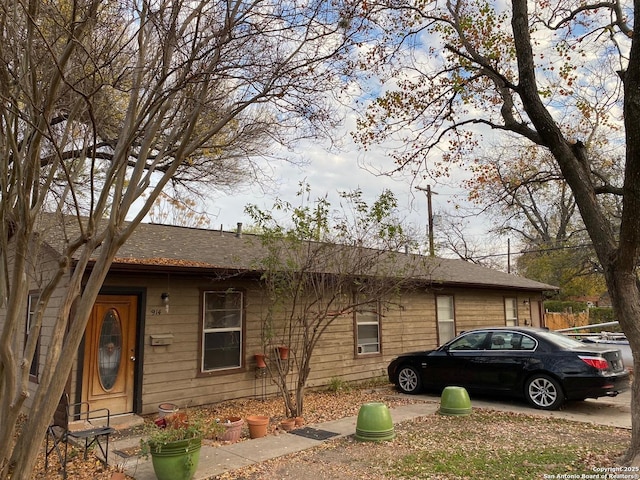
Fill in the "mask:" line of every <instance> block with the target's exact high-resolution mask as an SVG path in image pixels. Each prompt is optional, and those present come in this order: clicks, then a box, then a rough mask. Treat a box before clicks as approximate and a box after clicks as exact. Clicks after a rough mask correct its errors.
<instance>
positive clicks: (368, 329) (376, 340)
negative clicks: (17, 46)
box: [356, 302, 380, 355]
mask: <svg viewBox="0 0 640 480" xmlns="http://www.w3.org/2000/svg"><path fill="white" fill-rule="evenodd" d="M356 344H357V349H358V355H364V354H367V353H380V313H379V304H378V302H372V303H368V304H366V305H362V306H361V307H358V308H357V309H356Z"/></svg>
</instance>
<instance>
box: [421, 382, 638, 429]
mask: <svg viewBox="0 0 640 480" xmlns="http://www.w3.org/2000/svg"><path fill="white" fill-rule="evenodd" d="M420 396H421V397H424V399H425V400H426V401H435V402H439V401H440V396H439V395H434V394H424V395H420ZM470 397H471V406H472V407H474V408H475V407H478V408H491V409H493V410H503V411H509V412H520V413H525V414H527V415H540V416H546V417H555V418H564V419H567V420H574V421H577V422H588V423H593V424H596V425H608V426H612V427H619V428H631V391H630V390H627V391H626V392H624V393H621V394H620V395H618V396H617V397H601V398H598V399H596V400H594V399H587V400H585V401H583V402H567V403H565V405H564V406H563V407H562V409H561V410H555V411H546V410H538V409H535V408H532V407H530V406H529V404H527V403H526V401H525V400H518V399H503V398H495V397H487V396H474V395H470Z"/></svg>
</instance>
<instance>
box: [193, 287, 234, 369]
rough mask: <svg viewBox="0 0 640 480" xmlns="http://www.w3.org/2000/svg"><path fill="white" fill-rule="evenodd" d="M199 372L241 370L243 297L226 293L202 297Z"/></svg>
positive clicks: (210, 293)
mask: <svg viewBox="0 0 640 480" xmlns="http://www.w3.org/2000/svg"><path fill="white" fill-rule="evenodd" d="M203 296H204V297H203V302H202V303H203V312H202V313H203V315H202V317H203V318H202V364H201V367H200V368H201V371H202V372H214V371H221V370H228V369H233V368H240V367H241V366H242V351H243V348H242V342H243V331H242V327H243V316H244V312H243V294H242V292H238V291H233V290H226V291H220V292H215V291H213V292H204V293H203Z"/></svg>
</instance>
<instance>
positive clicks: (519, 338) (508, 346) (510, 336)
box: [489, 332, 536, 350]
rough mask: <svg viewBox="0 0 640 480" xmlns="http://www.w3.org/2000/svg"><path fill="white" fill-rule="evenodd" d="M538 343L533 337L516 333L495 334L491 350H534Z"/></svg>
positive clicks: (492, 337)
mask: <svg viewBox="0 0 640 480" xmlns="http://www.w3.org/2000/svg"><path fill="white" fill-rule="evenodd" d="M535 347H536V342H535V340H533V339H532V338H531V337H527V336H526V335H522V334H521V333H516V332H493V335H492V336H491V344H490V347H489V348H490V349H491V350H533V349H534V348H535Z"/></svg>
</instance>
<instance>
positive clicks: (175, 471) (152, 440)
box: [140, 412, 218, 480]
mask: <svg viewBox="0 0 640 480" xmlns="http://www.w3.org/2000/svg"><path fill="white" fill-rule="evenodd" d="M217 429H218V426H217V424H216V422H215V421H212V422H208V421H207V420H206V419H205V418H204V417H202V416H200V415H197V414H191V415H188V414H186V413H182V412H176V413H172V414H170V415H167V416H166V417H162V418H158V419H156V420H155V421H154V422H153V423H149V424H147V425H146V426H145V429H144V432H143V439H142V440H140V450H141V455H142V456H147V455H151V461H152V464H153V470H154V472H155V474H156V477H157V478H158V480H190V479H191V478H192V477H193V475H194V474H195V471H196V468H197V467H198V460H199V459H200V448H201V446H202V439H203V438H204V437H207V436H209V435H211V434H212V432H215V431H216V430H217Z"/></svg>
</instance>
